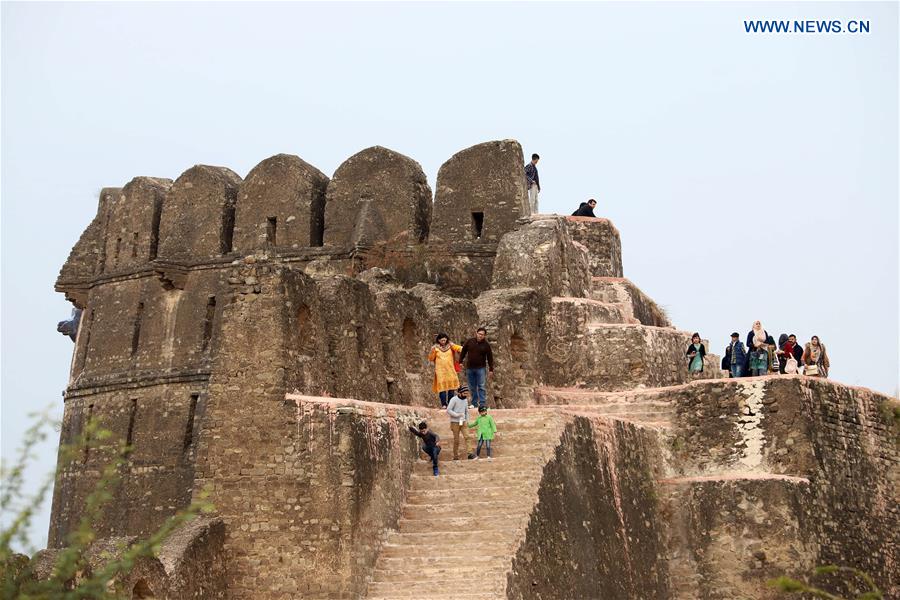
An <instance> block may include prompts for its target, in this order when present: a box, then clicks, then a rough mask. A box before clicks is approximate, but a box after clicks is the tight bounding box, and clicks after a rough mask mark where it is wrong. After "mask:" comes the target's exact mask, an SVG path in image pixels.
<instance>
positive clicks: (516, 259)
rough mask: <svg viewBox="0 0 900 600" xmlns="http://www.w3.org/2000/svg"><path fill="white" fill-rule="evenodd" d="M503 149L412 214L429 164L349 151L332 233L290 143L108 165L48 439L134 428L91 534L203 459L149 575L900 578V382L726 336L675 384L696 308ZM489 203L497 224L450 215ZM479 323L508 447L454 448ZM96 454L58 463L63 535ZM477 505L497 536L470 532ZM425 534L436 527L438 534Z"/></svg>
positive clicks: (390, 586)
mask: <svg viewBox="0 0 900 600" xmlns="http://www.w3.org/2000/svg"><path fill="white" fill-rule="evenodd" d="M520 154H521V150H520V149H519V148H518V145H517V144H515V143H514V142H492V143H489V144H486V145H481V146H476V147H474V148H471V149H469V150H466V151H463V152H462V153H460V154H459V155H457V156H455V157H454V158H452V159H451V160H450V161H448V162H447V163H446V164H445V167H444V168H443V169H442V175H441V177H440V178H439V182H438V200H439V203H438V208H437V209H436V214H435V223H430V221H429V218H430V212H429V211H430V207H431V204H430V191H429V190H428V187H427V182H425V178H424V175H422V173H421V168H420V167H419V166H418V164H417V163H415V162H414V161H412V160H411V159H408V158H406V157H403V156H402V155H399V154H397V153H394V152H392V151H389V150H386V149H383V148H377V147H376V148H372V149H369V150H365V151H363V152H361V153H359V154H357V155H356V156H354V157H351V158H350V159H348V160H347V161H346V162H345V163H344V164H343V165H342V166H341V167H340V168H339V169H338V171H337V172H336V173H335V177H334V178H333V179H332V180H331V181H330V182H329V183H328V188H327V192H326V197H327V200H328V204H327V208H326V210H325V223H324V228H325V239H324V242H325V246H324V247H317V246H315V244H316V239H315V235H314V234H315V228H316V225H315V222H316V221H315V219H316V214H317V210H318V209H317V208H316V207H317V206H318V204H317V202H318V201H319V200H317V198H319V199H321V189H322V185H324V181H325V178H324V175H322V174H321V173H318V171H316V170H315V169H314V168H312V167H309V165H306V164H305V163H303V162H302V161H300V159H297V158H296V157H290V156H286V155H278V156H275V157H272V158H270V159H267V160H266V161H263V163H260V165H258V166H257V167H256V168H255V169H254V170H253V171H252V172H251V173H250V174H248V176H247V179H246V181H243V182H242V181H241V180H240V178H239V177H238V176H237V175H235V174H234V173H232V172H231V171H228V170H227V169H223V168H218V167H203V166H199V167H194V168H192V169H190V170H188V171H187V172H186V173H185V174H183V175H182V176H181V177H179V178H178V179H177V180H176V181H175V182H174V183H172V184H171V185H170V184H169V183H168V181H167V180H159V179H150V178H138V179H135V180H134V181H132V182H131V183H130V184H128V185H127V186H125V188H122V189H119V188H106V189H104V191H103V192H102V193H101V199H100V203H99V207H98V213H97V217H96V218H95V219H94V220H93V221H92V222H91V224H90V225H88V228H87V230H86V231H85V233H84V234H83V235H82V237H81V239H80V240H79V241H78V242H77V243H76V245H75V247H74V248H73V250H72V253H71V254H70V256H69V259H68V260H67V262H66V264H65V265H64V266H63V269H62V271H61V273H60V277H59V280H58V281H57V289H58V290H59V291H61V292H64V293H65V294H66V295H67V297H68V298H69V299H70V300H72V301H73V302H75V303H76V304H77V305H78V306H80V307H82V308H84V309H85V312H84V314H83V316H82V322H81V323H82V324H81V328H80V330H79V333H78V336H77V341H76V344H75V347H74V355H73V361H72V369H71V373H70V381H69V386H68V389H67V392H66V399H65V402H66V407H65V414H64V419H63V427H62V431H61V434H60V440H61V442H63V443H66V442H68V441H70V440H72V439H74V438H75V437H76V436H77V434H78V432H79V431H80V430H81V428H82V427H83V426H84V423H85V422H86V420H87V419H89V418H96V419H98V420H100V422H101V424H102V425H103V426H105V427H106V428H108V429H109V430H111V431H112V433H113V439H114V440H123V441H124V440H127V441H130V443H131V444H132V445H133V447H134V450H133V452H132V454H131V455H129V460H128V461H127V463H126V465H125V466H124V467H123V469H122V481H123V483H122V486H121V487H120V488H118V489H117V490H116V491H115V492H114V498H113V501H112V502H111V504H110V506H109V509H108V510H106V511H105V512H104V514H103V516H102V518H101V519H100V520H99V521H98V523H96V529H97V532H98V534H99V536H100V537H99V539H98V547H104V548H106V547H108V548H112V547H114V545H115V543H116V542H117V541H121V540H127V539H133V538H135V537H139V536H146V535H148V534H149V533H151V532H152V531H153V530H154V529H155V528H156V527H158V526H159V524H160V523H162V522H163V521H164V520H165V519H166V518H167V517H168V516H170V515H172V514H174V513H175V512H176V511H178V510H179V509H181V508H183V507H185V506H187V504H188V503H189V502H190V501H191V499H192V498H196V497H197V494H199V492H200V490H201V489H203V488H204V487H205V486H209V487H210V489H211V490H212V498H211V499H212V501H213V503H214V504H215V505H216V509H217V515H218V517H219V518H221V522H220V524H219V525H217V526H210V528H208V529H206V530H203V531H199V530H198V531H194V532H188V533H183V534H177V535H176V537H175V538H173V539H172V542H171V544H169V545H167V546H166V548H167V549H165V550H164V552H163V554H161V555H160V558H159V560H158V561H156V562H155V563H152V564H150V563H148V565H146V566H142V567H140V569H143V570H139V571H138V572H139V573H142V574H143V575H141V576H144V577H146V578H147V581H146V582H145V583H146V584H147V585H148V586H150V587H151V588H152V590H153V592H154V593H158V594H161V595H162V597H166V596H165V594H168V597H172V598H176V597H177V598H182V597H195V598H220V597H227V598H263V599H267V600H269V599H271V600H281V599H287V598H296V597H309V598H358V597H361V596H364V595H368V597H370V598H388V597H390V598H396V597H398V594H399V593H400V591H405V590H413V593H418V591H419V590H421V589H428V590H429V591H430V592H431V596H432V597H434V598H439V599H440V598H444V600H448V599H449V598H454V599H456V598H458V595H459V593H462V591H466V592H467V593H468V592H471V594H470V596H471V597H472V598H477V597H486V598H496V597H504V596H506V597H515V598H561V599H562V598H573V597H590V596H591V594H594V593H595V592H596V591H597V590H601V591H602V592H603V594H604V595H605V596H609V597H617V598H619V597H621V598H644V597H654V598H685V599H687V598H720V597H736V596H735V595H736V594H743V597H748V598H765V597H767V596H766V594H767V591H766V588H765V587H764V585H763V582H764V581H765V579H766V578H768V577H771V576H774V575H776V574H780V573H785V572H786V573H789V574H793V575H800V574H802V573H801V571H802V570H803V569H804V568H805V567H806V566H808V565H812V564H821V563H823V562H836V563H839V564H844V565H848V566H856V567H858V568H861V569H863V570H865V571H866V572H868V573H870V574H872V576H873V577H875V579H876V581H877V582H878V583H879V585H880V586H881V587H882V589H884V590H885V591H886V594H887V595H888V596H889V597H890V596H892V595H894V596H896V595H897V594H900V589H898V585H900V584H898V581H897V579H896V571H897V569H896V565H897V559H898V546H900V543H898V538H897V533H896V532H897V531H900V517H898V511H897V508H896V507H897V506H898V504H900V503H898V492H897V487H896V482H897V481H898V480H900V474H898V461H900V459H898V434H897V431H898V425H897V423H896V416H894V415H895V414H896V411H897V408H896V402H895V401H892V400H889V399H887V398H885V397H883V396H881V395H878V394H875V393H873V392H870V391H868V390H861V389H856V388H850V387H847V386H843V385H840V384H836V383H834V382H830V381H822V380H811V379H803V378H802V377H799V376H795V377H780V376H773V377H765V378H747V379H742V380H740V381H732V380H727V379H721V377H722V373H721V372H720V371H719V370H718V357H716V356H714V355H712V354H710V355H708V356H707V361H706V363H705V366H706V370H705V372H704V375H703V377H704V379H702V380H696V381H694V380H691V378H690V377H689V375H688V373H687V361H686V359H685V357H684V351H685V349H686V347H687V344H688V341H689V335H690V333H689V332H688V331H681V330H676V329H674V328H672V327H670V326H669V322H668V319H667V318H666V316H665V314H664V312H663V311H661V310H660V309H659V308H658V306H657V305H656V304H655V303H654V302H653V301H652V300H651V299H649V298H648V297H647V296H646V295H644V294H643V293H642V292H641V291H640V290H639V289H638V288H636V287H635V286H634V285H633V284H631V283H630V282H628V281H627V280H624V279H622V278H621V277H622V268H621V250H620V240H619V233H618V231H617V230H616V229H615V227H614V226H613V225H612V224H611V223H609V222H608V221H607V220H605V219H573V218H568V217H558V216H552V215H534V216H531V217H528V218H524V219H519V218H518V217H519V216H521V215H520V214H519V212H518V211H519V210H520V208H519V207H518V205H517V204H516V203H517V202H518V201H519V200H521V198H520V196H519V189H518V186H519V185H520V184H521V183H522V182H521V179H522V178H521V164H517V165H516V168H515V169H514V168H513V165H514V164H515V163H516V161H518V162H519V163H521V156H520ZM513 155H515V156H513ZM476 159H478V160H476ZM514 159H515V160H514ZM479 160H480V161H482V162H483V164H478V163H479ZM485 173H488V174H489V175H490V177H487V179H486V180H484V181H482V180H480V179H479V177H482V178H484V177H486V176H485V175H484V174H485ZM479 174H481V175H479ZM491 177H496V178H497V179H498V180H497V181H493V180H491ZM239 192H240V193H239ZM160 198H162V205H161V211H159V212H157V208H158V206H159V201H160ZM504 199H507V200H508V201H507V200H504ZM445 200H446V201H447V202H448V203H447V204H446V205H444V204H441V202H444V201H445ZM450 200H452V202H450ZM501 201H503V202H504V203H503V204H500V202H501ZM244 202H246V204H243V203H244ZM477 202H484V203H488V204H485V205H484V206H485V209H484V212H485V219H486V221H485V223H484V229H483V235H484V239H478V240H470V239H467V238H465V235H463V238H462V239H454V238H453V235H455V234H453V232H454V231H457V229H454V227H457V228H458V227H464V226H467V225H466V224H465V223H463V222H464V221H465V218H463V217H466V216H467V213H468V218H471V213H472V212H473V211H474V210H475V208H476V204H473V203H477ZM490 203H495V204H490ZM477 206H479V207H480V206H481V204H478V205H477ZM445 209H446V210H445ZM492 211H494V212H492ZM156 214H159V223H158V238H157V239H158V247H157V252H156V255H155V256H154V252H153V249H152V248H153V240H154V236H155V235H156V233H155V231H157V225H156V224H155V222H156V217H155V215H156ZM229 215H231V217H233V219H232V220H231V221H230V220H229V219H230V217H229ZM460 215H462V216H460ZM491 215H494V216H491ZM292 216H293V217H295V218H294V219H293V220H290V219H291V217H292ZM245 217H246V221H245V220H244V218H245ZM269 217H274V218H275V221H276V227H275V232H274V238H275V239H274V243H270V240H269V237H268V236H269V229H268V219H269ZM445 217H446V219H447V221H446V224H443V225H440V226H439V227H435V225H436V224H438V223H443V222H444V221H441V219H444V218H445ZM514 217H515V218H514ZM303 219H307V220H306V221H303ZM454 219H455V221H454ZM460 219H461V220H460ZM451 221H452V223H451ZM264 223H265V225H266V228H263V227H262V226H263V224H264ZM289 223H290V224H291V225H290V226H288V224H289ZM453 223H457V224H455V225H454V224H453ZM459 223H463V225H459ZM232 226H233V229H232ZM429 226H430V231H431V238H430V239H428V240H425V237H426V234H428V232H429ZM292 227H293V229H292ZM329 228H330V229H329ZM329 231H331V236H332V237H331V238H330V239H331V241H329ZM442 231H444V232H451V234H453V235H451V236H450V237H447V238H442V237H441V236H440V233H441V232H442ZM458 231H462V230H461V229H459V230H458ZM129 235H131V242H132V245H131V246H128V245H127V244H126V243H125V241H124V240H127V239H128V236H129ZM305 236H306V237H305ZM490 236H495V237H496V239H494V238H491V237H490ZM117 240H119V241H118V242H117ZM232 242H233V243H232ZM117 247H118V258H117V259H116V258H115V257H116V248H117ZM480 325H484V326H486V327H487V328H488V338H489V340H490V341H491V343H492V344H493V349H494V353H495V363H496V373H495V376H494V378H493V379H492V380H491V381H490V382H489V383H488V403H489V405H490V406H491V407H492V410H493V413H494V415H495V418H496V419H497V423H498V426H499V430H500V436H499V437H498V438H497V440H495V457H496V460H495V461H493V462H492V463H489V462H487V461H479V462H478V463H470V462H468V461H460V462H458V463H455V464H451V463H452V461H450V460H449V458H450V457H449V454H450V453H451V449H452V435H451V434H450V431H449V418H448V416H447V415H446V413H445V412H443V411H442V410H440V409H439V408H437V406H438V402H437V398H436V397H435V395H434V394H433V393H432V392H431V380H432V376H433V371H432V367H431V365H430V363H428V361H427V359H426V357H427V352H428V349H429V348H430V346H431V344H432V343H433V340H434V336H435V335H436V334H437V333H438V332H445V333H447V334H448V335H449V336H450V337H451V339H452V340H453V341H454V342H460V343H461V342H463V341H464V340H465V339H466V338H468V337H471V336H472V335H473V334H474V331H475V328H476V327H478V326H480ZM464 376H465V373H461V374H460V379H461V380H462V379H463V378H464ZM338 397H348V398H347V399H339V398H338ZM421 419H427V420H429V421H430V422H431V423H432V424H433V425H434V427H435V430H436V431H438V432H439V433H440V435H441V436H442V437H443V439H444V453H443V454H442V461H443V465H442V474H441V476H440V477H439V478H437V479H435V478H434V477H433V476H432V475H431V474H430V465H426V464H425V463H417V462H416V453H417V449H416V448H417V441H416V439H415V438H414V437H413V436H412V435H411V434H409V433H408V432H407V431H406V430H405V427H406V426H407V425H409V424H412V423H416V422H418V421H419V420H421ZM109 451H110V448H109V447H103V448H99V449H96V450H92V451H91V452H90V453H88V454H87V455H86V456H85V457H84V459H83V460H82V461H77V462H75V463H73V464H71V465H70V466H69V467H68V468H67V469H66V470H65V471H64V472H63V473H61V474H60V476H59V478H58V480H57V482H56V487H55V490H54V499H53V512H52V517H51V530H50V545H51V547H52V548H54V549H55V550H50V551H48V552H49V553H51V554H52V553H53V552H58V549H59V548H60V547H61V546H62V545H63V544H64V543H65V540H66V536H67V535H68V533H69V532H71V530H72V529H73V527H74V526H75V524H76V523H77V522H78V519H79V518H80V516H81V514H82V511H83V507H84V501H85V498H86V497H87V495H88V494H89V493H90V491H91V489H92V486H93V484H94V482H95V481H96V478H97V475H98V473H99V470H100V468H101V467H102V464H103V463H104V461H105V460H106V459H107V458H108V456H109ZM476 464H477V466H474V465H476ZM491 469H493V470H491ZM454 490H466V491H465V492H464V495H465V498H466V502H464V503H463V506H464V511H466V512H465V514H464V515H463V517H462V518H463V520H462V521H459V520H453V519H456V517H455V516H453V517H451V516H450V515H455V514H456V512H457V511H458V507H456V505H455V504H454V503H453V502H455V500H451V501H450V502H448V501H447V498H448V496H449V497H451V498H455V497H456V496H454V493H455V492H454ZM459 493H463V492H459ZM466 519H468V520H466ZM485 523H487V524H489V526H490V527H497V528H498V529H497V533H496V536H497V540H500V539H501V538H502V543H496V544H486V543H484V540H483V539H482V538H481V537H480V536H481V533H479V534H477V536H476V537H474V538H473V537H471V534H469V533H466V532H468V530H469V529H471V528H476V527H482V528H483V527H485V525H484V524H485ZM442 527H444V528H449V529H446V530H444V529H441V528H442ZM501 530H503V531H501ZM425 531H427V532H429V533H420V532H425ZM432 532H441V539H442V540H443V539H445V538H446V539H447V543H443V542H442V543H439V544H437V545H434V544H432V545H431V546H427V544H429V543H430V542H429V540H428V539H425V538H423V536H428V535H431V533H432ZM456 533H459V535H458V536H457V537H455V538H453V535H456ZM451 534H452V535H451ZM466 536H469V537H466ZM451 538H453V541H451ZM421 544H425V545H426V546H427V548H428V551H427V553H426V555H427V556H425V557H423V553H422V552H420V551H419V548H418V546H417V545H421ZM423 547H424V546H423ZM473 552H475V553H478V552H481V553H482V554H481V555H483V556H484V559H485V560H484V563H483V565H482V569H481V571H480V572H479V580H478V581H477V582H476V583H475V584H469V583H467V584H466V585H469V586H470V587H469V588H466V587H465V585H462V584H461V583H460V582H461V580H462V579H466V580H467V581H468V579H467V578H469V579H470V578H471V570H470V566H467V567H466V570H464V571H462V572H455V571H453V572H451V571H447V570H445V569H444V567H443V566H442V565H443V564H444V563H446V562H448V561H449V562H452V561H453V557H456V558H458V557H459V556H460V555H461V554H462V555H464V556H470V555H471V554H472V553H473ZM428 557H432V558H433V560H432V558H428ZM223 573H224V575H223ZM448 573H449V574H450V575H451V577H450V579H441V578H440V577H441V576H443V575H445V574H448ZM447 581H449V582H450V583H451V584H455V585H456V587H455V588H454V587H452V586H451V587H446V586H445V585H444V584H445V583H446V582H447ZM135 584H136V583H135ZM828 585H830V586H832V588H833V589H835V590H836V591H840V588H839V586H838V587H835V584H834V582H829V583H828ZM463 588H465V590H463ZM159 590H162V591H159ZM173 590H174V591H173ZM478 594H481V596H479V595H478Z"/></svg>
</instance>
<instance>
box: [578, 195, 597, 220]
mask: <svg viewBox="0 0 900 600" xmlns="http://www.w3.org/2000/svg"><path fill="white" fill-rule="evenodd" d="M596 206H597V201H596V200H594V199H593V198H591V199H590V200H588V201H587V202H582V203H581V205H580V206H579V207H578V210H576V211H575V212H573V213H572V216H573V217H594V218H595V219H596V218H597V215H595V214H594V208H596Z"/></svg>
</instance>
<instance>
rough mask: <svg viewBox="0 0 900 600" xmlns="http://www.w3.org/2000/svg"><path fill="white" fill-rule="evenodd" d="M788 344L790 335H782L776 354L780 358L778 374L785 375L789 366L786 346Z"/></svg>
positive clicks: (779, 337) (779, 338)
mask: <svg viewBox="0 0 900 600" xmlns="http://www.w3.org/2000/svg"><path fill="white" fill-rule="evenodd" d="M787 342H788V334H786V333H782V334H781V335H779V336H778V350H776V351H775V354H776V355H777V356H778V372H779V373H781V374H782V375H784V368H785V367H786V366H787V359H788V356H787V353H786V352H785V349H784V347H785V345H786V344H787Z"/></svg>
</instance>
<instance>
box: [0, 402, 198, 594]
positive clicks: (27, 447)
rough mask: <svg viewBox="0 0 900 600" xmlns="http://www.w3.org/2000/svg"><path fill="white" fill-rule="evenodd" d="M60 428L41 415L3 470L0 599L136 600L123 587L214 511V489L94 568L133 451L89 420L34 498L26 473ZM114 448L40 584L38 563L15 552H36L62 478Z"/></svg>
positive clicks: (0, 477) (0, 470) (0, 478)
mask: <svg viewBox="0 0 900 600" xmlns="http://www.w3.org/2000/svg"><path fill="white" fill-rule="evenodd" d="M54 425H55V423H54V422H53V421H52V420H51V419H50V418H49V417H48V416H47V415H46V414H43V415H36V416H35V422H34V424H33V425H32V426H31V427H29V429H28V430H27V431H26V432H25V436H24V440H23V442H22V446H21V448H20V450H19V453H18V455H17V457H16V459H15V462H14V463H13V465H12V466H11V467H8V466H7V465H6V464H5V463H4V464H2V465H0V486H2V491H0V515H2V517H3V523H4V525H3V527H2V529H0V570H2V572H0V598H3V599H7V598H8V599H17V600H37V599H40V600H76V599H79V600H80V599H89V600H107V599H115V598H122V597H129V596H128V593H127V592H126V591H124V590H122V589H120V587H119V584H120V582H121V581H122V580H123V579H124V577H123V576H126V575H127V574H128V573H130V572H131V570H132V569H133V568H134V566H135V564H136V563H137V561H138V560H140V559H142V558H147V557H153V556H155V555H156V554H157V552H158V551H159V549H160V546H161V544H162V543H163V542H164V541H165V539H166V538H167V537H168V536H169V535H170V534H171V533H172V532H173V531H175V530H176V529H177V528H178V527H179V526H181V525H182V524H184V523H186V522H188V521H190V520H192V519H194V518H195V517H196V516H197V515H199V514H200V513H206V512H210V511H212V510H213V507H212V505H211V504H210V503H208V502H207V501H206V497H207V492H206V491H205V490H204V491H203V492H202V493H200V494H199V498H198V500H197V501H195V502H193V503H191V504H190V506H188V507H187V508H185V509H184V510H182V511H179V512H178V513H176V514H175V515H173V516H172V517H170V518H169V519H168V520H167V521H166V522H165V523H164V524H163V525H162V526H161V527H160V528H159V529H158V530H157V531H156V532H154V533H153V534H152V535H150V536H149V537H148V538H146V539H144V540H141V541H139V542H136V543H134V544H131V545H129V546H123V547H120V548H119V549H118V552H115V553H113V554H105V555H103V556H101V557H100V559H101V560H100V563H101V564H100V565H99V566H98V565H97V564H94V565H93V566H90V565H89V564H88V555H89V551H90V547H91V544H92V543H93V542H94V541H95V540H96V537H97V536H96V533H95V531H94V527H93V524H94V523H95V522H96V521H97V520H98V518H99V516H100V514H101V512H102V510H103V507H104V506H105V505H106V504H107V503H108V502H109V501H110V500H112V499H113V496H114V491H115V489H116V487H117V486H118V485H119V483H120V480H121V472H122V470H123V469H124V468H125V467H126V466H127V462H128V454H129V453H130V452H131V448H129V447H128V446H126V445H125V444H124V443H122V442H120V441H115V440H112V433H111V432H110V431H108V430H106V429H103V428H102V427H101V426H100V424H99V423H98V422H97V420H96V419H92V420H89V421H88V422H87V423H86V424H85V426H84V427H83V429H82V431H81V433H80V434H79V435H78V436H77V437H76V439H75V440H74V441H73V442H71V443H69V444H65V445H63V446H61V447H60V452H59V459H58V463H57V466H56V472H55V473H53V474H51V475H50V476H48V477H47V478H46V479H45V480H44V481H43V482H42V484H41V486H40V487H39V489H38V491H37V492H36V493H35V494H34V495H33V496H31V497H26V495H25V494H24V492H23V484H24V475H25V471H26V469H27V467H28V465H29V463H30V462H31V461H33V460H34V458H35V455H34V450H35V448H36V447H37V445H38V444H40V443H41V442H43V441H44V440H46V439H47V435H48V431H52V430H53V429H54ZM101 445H106V446H105V448H109V447H110V446H111V447H112V449H113V451H112V452H111V453H110V459H109V461H108V462H107V463H106V464H105V465H104V466H103V469H102V471H101V473H100V477H99V479H98V480H97V484H96V485H95V487H94V489H93V490H92V491H91V493H90V494H89V495H88V496H87V498H86V500H85V504H84V510H83V512H82V514H81V519H80V520H79V522H78V524H77V526H76V527H75V528H74V529H73V530H72V532H71V533H70V534H69V536H68V538H67V540H66V542H67V545H66V547H65V548H64V549H62V550H61V551H60V552H59V553H58V555H57V556H56V560H55V562H54V565H53V569H52V573H51V574H50V576H49V577H46V578H41V579H38V578H37V577H36V576H35V573H34V571H33V561H32V560H30V559H29V558H28V557H27V556H25V555H23V554H19V553H16V552H14V551H13V549H12V547H13V545H18V546H20V547H22V548H28V549H29V553H33V552H34V550H33V548H31V547H30V544H29V540H28V530H29V527H30V525H31V521H32V518H33V517H34V514H35V512H36V511H37V510H38V509H39V508H40V506H41V505H42V504H43V503H44V500H45V499H46V498H47V496H48V494H49V493H50V490H51V489H52V486H53V482H54V480H55V476H56V475H58V474H59V473H62V472H63V471H65V469H66V468H67V467H68V466H69V465H72V464H74V463H75V462H76V461H77V460H78V459H79V457H82V456H85V454H86V452H87V451H88V450H90V449H91V448H97V447H100V446H101Z"/></svg>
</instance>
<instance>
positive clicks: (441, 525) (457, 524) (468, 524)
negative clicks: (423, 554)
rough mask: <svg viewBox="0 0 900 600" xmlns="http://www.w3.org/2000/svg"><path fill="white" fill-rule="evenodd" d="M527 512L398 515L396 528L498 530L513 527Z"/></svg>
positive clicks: (433, 530)
mask: <svg viewBox="0 0 900 600" xmlns="http://www.w3.org/2000/svg"><path fill="white" fill-rule="evenodd" d="M527 516H528V512H527V511H524V510H521V509H519V510H511V511H510V512H508V513H507V514H505V515H503V516H502V517H491V518H480V517H477V516H469V517H450V516H447V517H422V518H414V519H407V518H406V517H400V520H399V521H398V522H397V526H398V529H399V530H400V532H401V533H406V532H418V531H430V532H432V533H438V532H442V531H459V530H460V529H470V530H472V531H481V532H487V531H491V532H493V531H498V530H507V529H510V527H511V526H512V527H515V526H516V525H517V523H518V521H517V519H525V518H526V517H527Z"/></svg>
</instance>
